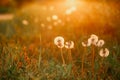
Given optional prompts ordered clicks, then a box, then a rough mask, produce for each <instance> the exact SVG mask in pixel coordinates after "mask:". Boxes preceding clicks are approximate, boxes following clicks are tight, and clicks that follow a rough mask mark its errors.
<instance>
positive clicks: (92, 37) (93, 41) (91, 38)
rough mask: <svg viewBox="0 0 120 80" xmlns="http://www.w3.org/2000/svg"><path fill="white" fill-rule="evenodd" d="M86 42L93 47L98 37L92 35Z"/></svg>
mask: <svg viewBox="0 0 120 80" xmlns="http://www.w3.org/2000/svg"><path fill="white" fill-rule="evenodd" d="M88 42H89V43H91V44H93V45H96V44H97V42H98V36H96V35H94V34H92V35H91V37H90V38H89V39H88Z"/></svg>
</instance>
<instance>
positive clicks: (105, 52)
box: [99, 48, 109, 57]
mask: <svg viewBox="0 0 120 80" xmlns="http://www.w3.org/2000/svg"><path fill="white" fill-rule="evenodd" d="M99 55H100V56H101V57H107V56H108V55H109V50H108V49H107V48H105V49H101V50H100V52H99Z"/></svg>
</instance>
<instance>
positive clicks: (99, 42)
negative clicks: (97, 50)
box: [97, 40, 105, 47]
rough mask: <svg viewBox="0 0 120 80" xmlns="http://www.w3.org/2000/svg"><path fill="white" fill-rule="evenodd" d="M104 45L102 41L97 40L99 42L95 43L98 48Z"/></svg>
mask: <svg viewBox="0 0 120 80" xmlns="http://www.w3.org/2000/svg"><path fill="white" fill-rule="evenodd" d="M104 44H105V41H104V40H99V41H98V42H97V46H98V47H102V46H103V45H104Z"/></svg>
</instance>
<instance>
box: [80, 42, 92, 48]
mask: <svg viewBox="0 0 120 80" xmlns="http://www.w3.org/2000/svg"><path fill="white" fill-rule="evenodd" d="M81 44H82V46H83V47H88V46H90V45H91V42H82V43H81Z"/></svg>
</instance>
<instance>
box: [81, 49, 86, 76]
mask: <svg viewBox="0 0 120 80" xmlns="http://www.w3.org/2000/svg"><path fill="white" fill-rule="evenodd" d="M85 53H86V47H84V53H83V55H82V77H83V76H84V54H85Z"/></svg>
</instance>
